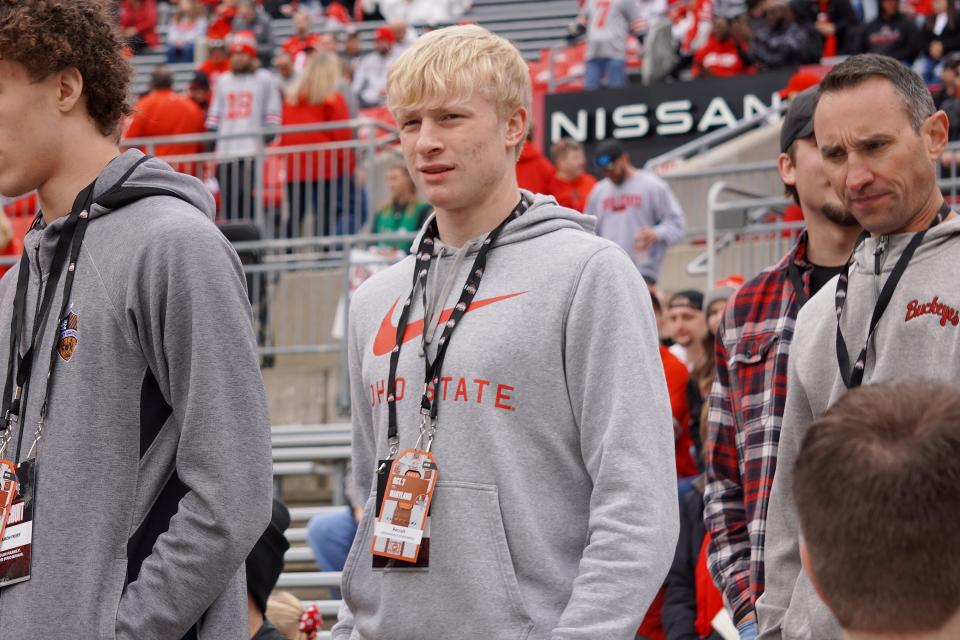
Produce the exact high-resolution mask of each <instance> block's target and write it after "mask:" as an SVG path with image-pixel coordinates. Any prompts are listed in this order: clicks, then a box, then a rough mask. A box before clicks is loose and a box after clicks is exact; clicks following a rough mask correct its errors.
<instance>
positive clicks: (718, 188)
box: [707, 180, 727, 287]
mask: <svg viewBox="0 0 960 640" xmlns="http://www.w3.org/2000/svg"><path fill="white" fill-rule="evenodd" d="M726 188H727V184H726V183H725V182H723V181H722V180H718V181H717V182H714V183H713V184H712V185H711V186H710V190H709V191H708V192H707V286H708V287H712V286H713V283H714V282H716V281H717V212H716V206H717V200H718V199H719V198H720V194H721V193H722V192H723V190H724V189H726Z"/></svg>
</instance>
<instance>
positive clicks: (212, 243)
mask: <svg viewBox="0 0 960 640" xmlns="http://www.w3.org/2000/svg"><path fill="white" fill-rule="evenodd" d="M142 157H143V154H141V153H140V152H139V151H128V152H126V153H124V154H123V155H121V156H119V157H118V158H116V159H114V160H113V161H112V162H111V163H110V164H109V165H108V166H107V167H106V168H105V169H104V170H103V172H102V173H101V175H100V176H99V178H98V179H97V183H96V187H95V190H94V193H95V195H96V196H97V197H101V196H102V195H103V194H104V193H105V192H107V190H108V189H109V188H111V187H112V186H114V185H115V184H117V182H118V180H120V179H121V178H122V177H123V176H124V174H125V173H127V171H128V170H130V169H131V168H132V167H133V166H134V164H135V163H136V162H137V161H138V160H139V159H140V158H142ZM124 186H125V187H162V188H164V189H167V190H170V191H173V192H175V193H176V194H179V197H170V196H159V197H148V198H145V199H141V200H138V201H136V202H133V203H132V204H129V205H127V206H124V207H122V208H119V209H117V210H114V211H111V210H107V209H104V208H103V207H101V206H99V205H94V206H93V207H91V211H90V213H91V217H90V222H89V226H88V229H87V234H86V238H85V240H84V242H83V246H82V250H81V253H80V256H79V260H78V262H77V268H76V281H75V283H74V287H73V293H72V295H71V300H70V303H71V305H72V306H71V308H70V312H69V313H68V317H69V320H70V322H69V326H70V327H71V328H72V330H73V331H74V332H75V333H72V334H70V335H71V337H75V338H76V343H75V345H74V349H73V351H72V354H70V355H69V357H68V358H67V359H64V358H63V357H62V356H59V355H58V356H56V357H55V363H54V367H53V389H52V392H51V396H50V405H49V410H48V414H47V417H46V420H45V427H44V434H43V437H42V439H41V440H40V442H39V445H38V453H37V463H38V478H37V483H38V488H37V495H36V502H35V520H34V528H33V549H32V553H33V566H32V575H31V578H30V580H29V581H27V582H23V583H19V584H15V585H12V586H9V587H7V588H5V589H2V590H0V637H2V638H3V640H37V639H38V638H77V639H78V640H102V639H113V638H116V639H118V640H171V639H174V640H176V639H179V638H199V639H200V640H208V639H215V640H236V639H237V638H242V637H246V633H247V624H246V584H245V579H244V571H243V563H244V559H245V558H246V556H247V554H248V553H249V551H250V549H251V548H252V547H253V545H254V543H255V542H256V540H257V539H258V537H259V536H260V535H261V533H263V531H264V529H265V528H266V526H267V523H268V521H269V519H270V512H271V505H270V500H271V494H272V489H271V463H270V453H269V447H270V444H269V442H270V440H269V437H270V435H269V420H268V417H267V411H266V401H265V397H264V392H263V384H262V380H261V377H260V371H259V367H258V362H257V353H256V341H255V338H254V332H253V328H252V323H251V314H250V306H249V303H248V302H247V297H246V293H245V286H244V280H243V272H242V269H241V266H240V262H239V260H238V258H237V255H236V253H235V252H234V250H233V248H232V247H231V246H230V244H229V243H228V242H227V241H226V239H225V238H224V237H223V236H222V234H221V233H220V232H219V231H218V230H217V228H216V227H215V226H214V224H213V223H212V222H211V220H210V217H211V216H212V213H213V199H212V198H211V197H210V194H209V193H208V192H207V190H206V189H205V188H204V186H203V185H202V184H201V183H200V182H199V181H198V180H196V179H195V178H192V177H189V176H185V175H182V174H178V173H175V172H174V171H173V170H171V169H170V167H169V166H167V165H166V164H165V163H164V162H162V161H160V160H157V159H151V160H148V161H147V162H145V163H144V164H141V165H140V166H139V167H137V168H136V169H135V170H134V171H133V173H132V175H130V176H129V178H128V179H127V180H126V182H125V184H124ZM65 220H66V219H65V218H60V219H58V220H56V221H54V222H53V223H52V224H50V225H49V226H46V227H44V228H42V229H38V230H34V231H31V232H29V233H28V234H27V237H26V241H25V246H26V247H27V251H28V252H29V254H28V255H29V257H30V267H31V268H30V281H29V289H28V295H27V304H26V316H27V318H26V321H25V325H26V327H27V328H30V327H32V325H33V316H34V313H35V306H36V304H37V294H38V290H39V287H40V279H41V274H42V278H43V280H44V281H46V279H47V275H48V272H49V268H50V263H51V261H52V257H53V251H54V247H55V246H56V243H57V239H58V237H59V235H60V233H61V230H62V228H63V226H64V222H65ZM18 272H19V270H18V268H14V269H12V270H11V271H10V273H8V274H7V275H6V276H5V277H4V278H3V280H2V281H0V372H2V373H0V376H2V375H5V372H6V367H7V358H8V345H9V344H10V321H11V315H12V309H13V299H14V293H15V289H16V284H17V274H18ZM62 291H63V278H62V277H61V279H60V282H59V283H58V288H57V295H56V297H55V298H54V304H53V307H52V312H51V314H50V316H49V319H48V322H47V325H46V326H45V327H43V330H42V332H41V334H40V335H41V336H42V342H41V344H40V348H39V351H38V353H39V354H40V355H38V356H37V364H36V365H35V366H34V368H33V372H32V376H31V382H30V387H31V390H30V401H29V403H28V405H27V407H26V415H25V416H23V419H22V420H21V423H20V424H21V425H22V430H23V431H24V436H23V438H24V444H23V447H22V452H21V456H20V457H21V459H22V458H23V457H25V456H26V453H27V450H28V449H29V447H30V443H31V441H32V436H33V431H34V428H35V425H36V424H37V420H38V415H39V411H40V403H41V397H42V395H43V391H42V390H43V386H44V379H45V377H46V374H47V364H48V362H49V354H50V353H51V349H52V347H53V343H54V340H55V339H57V335H58V331H57V327H56V323H57V321H58V318H56V315H57V314H58V311H59V309H60V308H61V297H62ZM23 342H25V341H22V343H21V344H23ZM22 349H25V347H22ZM0 382H2V380H0ZM16 437H17V434H16V433H14V441H13V442H12V443H11V447H13V446H14V445H15V442H16ZM8 455H10V456H12V455H13V452H12V451H8Z"/></svg>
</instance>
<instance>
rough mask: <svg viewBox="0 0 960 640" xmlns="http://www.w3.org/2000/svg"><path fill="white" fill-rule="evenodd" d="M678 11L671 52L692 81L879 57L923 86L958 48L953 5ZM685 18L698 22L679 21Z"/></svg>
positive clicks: (771, 3)
mask: <svg viewBox="0 0 960 640" xmlns="http://www.w3.org/2000/svg"><path fill="white" fill-rule="evenodd" d="M711 4H712V6H711ZM677 5H679V6H678V7H676V8H674V9H673V15H672V17H673V22H674V25H675V26H674V37H675V41H676V45H677V48H678V51H679V53H680V54H681V57H682V60H683V61H684V62H683V63H682V64H690V65H691V68H692V74H693V75H695V76H697V75H714V76H728V75H735V74H741V73H751V72H754V71H759V70H764V69H777V68H783V67H791V66H797V65H803V64H816V63H819V62H820V61H821V60H822V59H824V58H831V57H833V56H836V55H852V54H856V53H880V54H884V55H888V56H891V57H893V58H896V59H898V60H900V61H901V62H903V63H905V64H907V65H912V66H913V67H914V69H915V70H916V71H917V72H918V73H919V74H920V75H921V76H922V77H923V78H924V79H925V80H926V81H927V82H928V84H936V83H939V82H940V71H941V70H942V68H943V62H944V59H945V57H946V56H947V55H948V54H949V53H951V52H953V51H957V50H958V49H960V24H958V22H957V3H956V1H955V0H932V1H929V2H905V1H898V0H872V1H871V0H859V1H858V0H830V1H829V2H827V1H826V0H789V1H788V0H748V1H747V2H745V3H739V2H725V1H722V0H716V1H715V2H713V3H710V2H709V1H704V0H690V2H679V3H677ZM691 12H692V13H695V14H696V15H698V16H699V17H700V19H695V20H684V19H683V18H684V16H685V15H686V14H687V13H691ZM706 17H710V18H711V19H710V21H709V25H710V26H709V27H706V25H707V24H708V22H707V21H706V20H705V19H704V18H706Z"/></svg>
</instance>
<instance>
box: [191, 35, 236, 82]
mask: <svg viewBox="0 0 960 640" xmlns="http://www.w3.org/2000/svg"><path fill="white" fill-rule="evenodd" d="M207 47H208V53H207V56H208V57H207V59H206V60H204V61H203V62H202V63H201V64H200V66H198V67H197V71H199V72H200V73H203V74H205V75H206V76H207V79H208V80H209V81H210V86H211V87H213V88H214V89H216V86H217V78H219V77H220V76H221V75H223V74H224V73H226V72H227V71H230V54H229V53H227V43H226V42H224V41H223V40H210V41H209V42H208V43H207Z"/></svg>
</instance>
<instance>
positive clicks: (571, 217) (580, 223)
mask: <svg viewBox="0 0 960 640" xmlns="http://www.w3.org/2000/svg"><path fill="white" fill-rule="evenodd" d="M520 193H521V195H522V196H523V198H524V199H525V200H527V202H531V204H530V207H529V208H528V209H527V210H526V211H525V212H524V214H523V215H522V216H520V217H519V218H517V219H516V220H514V221H513V222H511V223H510V224H508V225H507V226H506V227H504V229H503V231H502V232H501V233H500V237H499V238H498V239H497V246H503V245H508V244H513V243H515V242H523V241H525V240H529V239H531V238H536V237H537V236H542V235H544V234H547V233H552V232H554V231H557V230H559V229H574V230H577V231H586V232H587V233H589V234H591V235H595V230H596V227H597V219H596V217H594V216H588V215H584V214H582V213H580V212H579V211H574V210H573V209H567V208H566V207H561V206H560V205H558V204H557V200H556V199H555V198H554V197H553V196H545V195H543V194H539V193H537V194H535V193H531V192H530V191H527V190H525V189H520ZM435 216H436V213H431V214H430V217H429V218H427V221H426V223H425V224H424V225H423V227H422V228H421V229H420V231H419V232H418V233H417V237H416V238H414V240H413V244H412V245H411V249H410V251H411V253H413V252H415V251H416V248H417V247H418V246H420V240H421V238H423V234H424V233H425V232H426V230H427V228H428V227H429V226H430V224H432V222H433V219H434V217H435ZM486 236H487V234H483V235H482V236H480V237H478V238H474V239H473V240H470V241H468V242H467V244H468V245H470V249H469V250H468V252H467V253H468V254H470V253H475V252H477V251H479V249H480V243H481V242H483V239H484V238H485V237H486ZM439 251H443V252H444V253H445V254H451V253H454V252H455V251H456V249H452V248H451V247H448V246H446V245H444V244H443V243H442V242H437V243H436V244H435V245H434V253H437V252H439Z"/></svg>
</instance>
